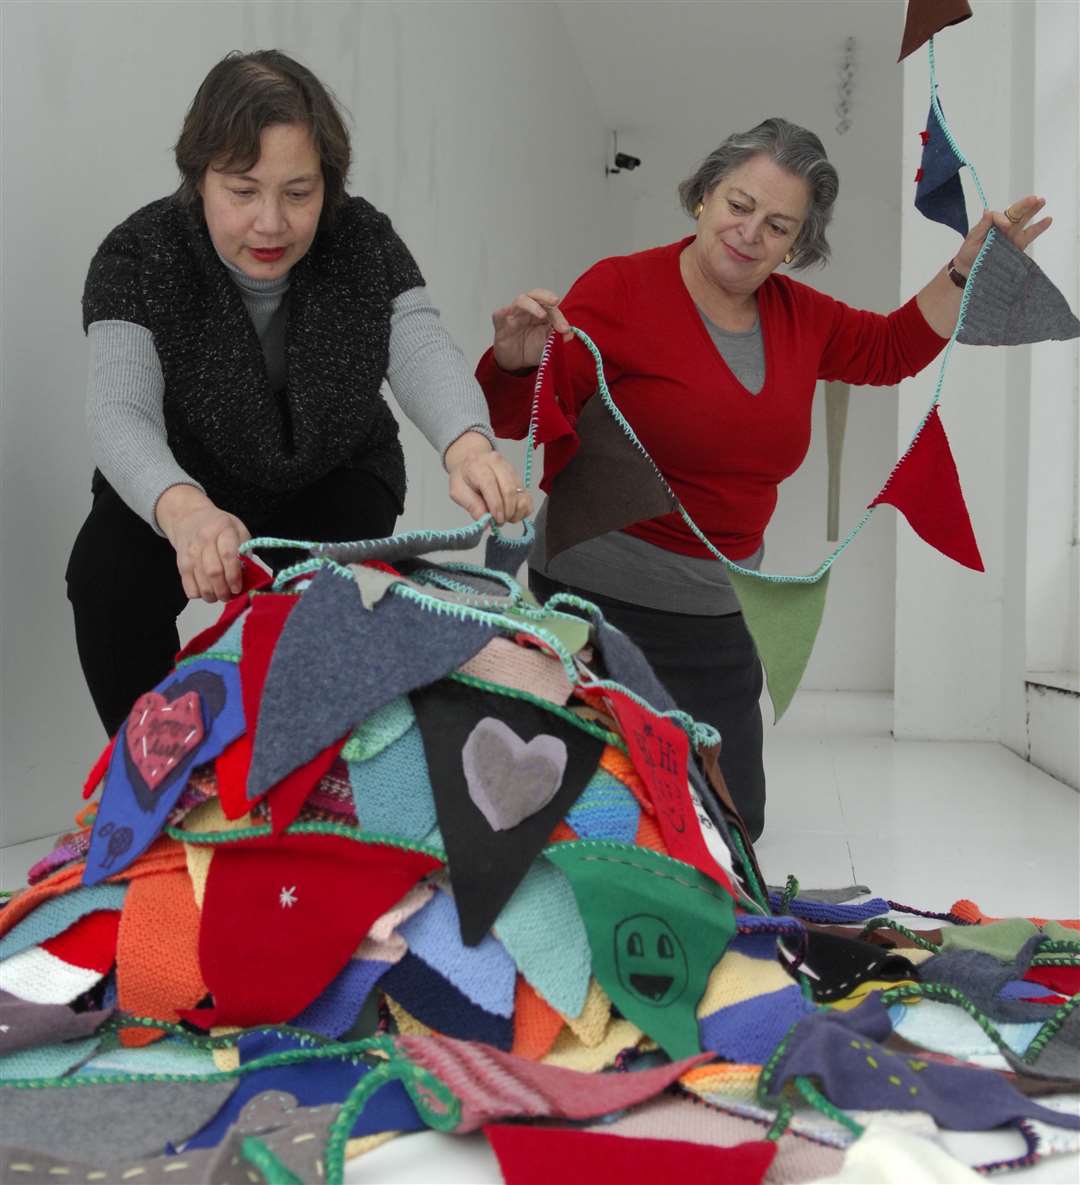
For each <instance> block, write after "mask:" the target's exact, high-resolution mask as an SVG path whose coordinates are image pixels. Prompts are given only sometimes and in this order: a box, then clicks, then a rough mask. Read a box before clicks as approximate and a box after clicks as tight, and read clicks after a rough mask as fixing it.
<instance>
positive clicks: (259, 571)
mask: <svg viewBox="0 0 1080 1185" xmlns="http://www.w3.org/2000/svg"><path fill="white" fill-rule="evenodd" d="M240 567H241V571H242V574H243V578H244V584H243V588H242V590H241V591H240V592H239V593H237V595H236V596H235V597H233V598H231V600H229V601H227V602H226V604H225V608H224V609H222V611H221V616H220V617H219V618H218V619H217V621H215V622H214V624H213V625H208V626H207V627H206V629H204V630H203V631H202V632H201V633H198V634H196V635H195V637H194V638H192V639H191V641H190V642H188V644H187V645H186V646H185V647H184V648H183V649H182V650H181V651H180V652H179V653H178V654H177V656H176V658H174V659H173V662H179V661H180V660H181V659H184V658H190V657H191V656H192V655H193V654H202V653H203V651H204V650H209V649H210V647H211V646H213V644H214V643H215V642H216V641H217V640H218V638H220V637H221V636H222V635H223V634H224V633H225V631H226V630H227V629H228V628H229V626H230V625H232V623H233V622H234V621H235V620H236V619H237V618H238V617H239V616H240V614H241V613H243V611H244V610H245V609H246V608H247V607H248V602H249V601H250V600H251V594H252V593H253V592H258V591H259V590H260V589H264V588H266V586H267V585H268V584H270V583H271V581H272V580H273V579H274V577H273V576H272V575H271V573H269V572H267V570H266V569H265V568H264V567H262V566H261V565H260V564H257V563H255V561H254V560H249V559H248V557H247V556H242V557H241V558H240Z"/></svg>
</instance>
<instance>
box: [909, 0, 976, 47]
mask: <svg viewBox="0 0 1080 1185" xmlns="http://www.w3.org/2000/svg"><path fill="white" fill-rule="evenodd" d="M969 16H971V5H970V4H969V3H968V0H908V6H907V20H906V21H905V22H904V37H903V40H902V41H901V43H900V56H899V57H898V58H897V59H896V60H897V61H898V62H902V61H903V60H904V58H906V57H907V56H908V54H909V53H914V52H915V50H917V49H918V48H919V46H920V45H925V44H926V43H927V42H928V41H929V40H930V38H931V37H933V36H934V34H935V33H940V32H941V30H942V29H945V28H948V26H949V25H958V24H960V22H961V21H966V20H967V19H968V17H969Z"/></svg>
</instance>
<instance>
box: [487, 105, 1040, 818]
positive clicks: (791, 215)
mask: <svg viewBox="0 0 1080 1185" xmlns="http://www.w3.org/2000/svg"><path fill="white" fill-rule="evenodd" d="M838 186H839V179H838V177H837V174H836V170H835V169H834V168H833V166H832V165H831V164H830V163H829V160H828V158H827V157H826V155H825V149H824V147H823V146H822V143H821V141H820V140H819V139H818V137H817V136H815V135H814V134H813V132H809V131H807V130H806V129H805V128H800V127H798V126H796V125H795V124H792V123H789V122H788V121H787V120H784V119H767V120H765V121H764V122H763V123H761V124H759V125H758V126H757V127H755V128H753V129H751V130H750V131H749V132H746V133H742V134H737V135H733V136H729V137H728V139H726V140H725V141H724V142H723V143H722V144H721V145H720V147H719V148H717V149H716V151H715V152H713V153H711V154H710V155H709V156H708V157H707V158H706V159H705V161H704V162H703V163H702V165H701V166H700V168H699V169H698V170H697V172H696V173H694V175H693V176H692V177H690V178H688V179H687V180H686V181H685V182H683V184H682V185H681V186H680V197H681V200H682V204H683V207H684V209H685V210H686V212H687V213H688V214H689V215H690V217H691V218H693V219H694V220H695V222H696V223H697V227H696V231H695V233H694V234H693V235H690V236H689V237H687V238H685V239H683V240H682V241H681V242H677V243H672V244H670V245H668V246H665V247H658V248H655V249H653V250H650V251H643V252H639V253H638V254H636V255H628V256H623V257H620V258H614V259H604V260H601V261H600V262H599V263H597V264H596V265H595V266H593V267H592V268H590V269H589V270H588V271H587V272H586V273H585V274H584V275H583V276H581V278H580V279H579V280H578V281H577V282H576V283H575V284H574V285H573V287H572V288H571V289H570V291H569V293H568V294H567V296H566V298H565V299H564V300H560V298H559V297H558V296H556V295H555V294H554V293H552V292H548V291H546V290H544V289H536V290H534V291H532V292H529V293H526V294H523V295H521V296H518V297H517V299H516V300H514V302H513V303H512V304H510V305H508V306H507V307H506V308H502V309H499V310H497V311H496V312H495V314H494V316H493V318H492V320H493V322H494V325H495V341H494V345H493V347H492V348H491V349H490V350H489V351H488V352H487V353H486V354H485V355H484V357H483V359H482V360H481V362H480V365H479V367H478V369H477V377H478V378H479V380H480V384H481V386H482V387H483V388H484V393H485V395H486V396H487V400H488V407H489V409H490V411H491V417H492V423H493V424H494V426H495V431H496V432H497V433H498V434H499V435H500V436H508V437H519V438H520V437H521V436H524V435H525V433H526V432H527V430H528V425H529V408H530V404H531V397H532V386H533V375H532V374H531V370H532V369H533V368H535V367H536V366H537V364H538V362H539V359H540V355H541V351H542V349H543V345H544V341H545V339H546V337H547V334H548V333H549V331H550V330H552V329H554V330H556V331H558V332H560V333H562V334H563V336H564V337H565V338H566V339H567V340H568V341H570V343H571V344H570V345H569V349H568V358H567V361H568V372H569V377H568V379H567V380H566V381H567V384H568V388H567V389H566V390H561V391H559V392H557V395H558V397H559V398H560V400H561V401H562V403H563V405H564V407H565V410H566V411H567V413H568V414H569V415H570V416H571V417H575V416H576V415H577V414H578V413H580V411H581V408H582V407H583V405H584V404H585V401H586V400H588V399H589V398H590V397H591V396H592V395H593V394H594V392H595V390H596V371H595V367H594V363H593V358H592V355H591V354H589V353H588V351H587V350H586V349H585V347H584V346H583V345H582V344H581V343H580V342H579V341H578V340H577V339H576V338H574V339H572V340H571V335H570V334H569V332H568V330H569V326H570V325H571V324H572V325H575V326H578V327H580V328H581V329H583V330H585V332H586V333H588V334H589V336H590V337H591V338H592V339H593V341H595V343H596V345H597V346H598V347H599V349H600V351H601V353H602V354H603V356H604V362H605V371H606V376H607V381H608V385H609V387H610V389H611V394H612V397H613V398H614V400H615V402H616V403H617V404H618V406H619V408H620V410H621V411H622V413H623V414H624V415H625V417H626V419H627V420H628V421H629V422H630V424H631V425H632V427H633V428H634V430H635V432H636V433H637V435H638V437H639V438H640V439H641V441H642V443H643V444H644V446H645V448H646V449H647V450H648V451H649V453H650V455H651V456H652V458H653V460H654V461H655V462H656V464H657V465H658V466H659V468H660V470H661V472H662V473H663V474H664V476H665V477H666V479H667V481H668V483H669V484H670V486H671V487H672V489H673V490H674V492H675V493H676V494H677V495H678V497H679V499H680V500H681V502H682V504H683V506H684V507H685V508H686V509H687V511H688V512H689V513H690V515H691V517H692V518H693V519H694V520H695V521H696V523H697V524H698V526H699V527H700V528H701V530H702V531H703V532H704V533H705V534H706V536H707V537H708V538H709V540H710V542H711V543H712V544H713V546H714V547H716V548H717V549H718V550H719V551H720V552H722V553H723V554H724V555H725V556H727V557H729V558H730V559H732V560H736V561H738V563H739V564H741V565H743V566H744V567H749V568H757V567H759V566H760V564H761V560H762V555H763V552H764V544H763V536H764V532H765V527H766V525H767V524H768V522H769V519H770V518H771V517H772V513H773V510H774V509H775V507H776V498H777V487H778V485H779V483H780V482H781V481H782V480H783V479H784V478H785V477H788V476H789V475H790V474H791V473H793V472H794V471H795V470H796V469H797V468H798V466H799V465H800V464H801V462H802V460H803V458H804V457H805V455H806V451H807V448H808V447H809V444H810V406H811V401H812V399H813V394H814V388H815V384H816V383H817V381H818V380H819V379H838V380H842V381H844V382H848V383H853V384H859V385H867V384H869V385H874V386H889V385H892V384H894V383H897V382H899V381H900V380H901V379H902V378H905V377H907V376H909V375H913V374H916V373H917V372H918V371H920V370H922V368H923V367H924V366H926V365H927V364H928V363H929V362H930V361H931V360H932V359H933V358H934V357H935V356H936V355H937V354H938V353H939V352H940V350H941V349H942V348H943V347H944V345H945V342H946V340H947V338H948V337H949V335H950V334H951V333H952V331H953V328H954V327H955V325H956V319H957V317H958V315H959V310H960V297H961V291H962V289H963V287H964V283H965V280H966V277H967V273H968V271H969V269H970V268H971V265H972V263H973V262H974V260H975V257H976V256H977V255H978V253H979V249H980V248H981V246H982V244H983V241H984V239H985V238H986V235H987V233H988V232H989V230H990V227H991V226H996V227H997V228H998V230H999V232H1000V233H1003V234H1005V235H1007V236H1008V237H1009V239H1010V240H1011V241H1012V242H1013V243H1014V244H1016V245H1017V246H1018V247H1020V248H1021V249H1024V248H1026V247H1027V246H1028V244H1029V243H1031V242H1032V241H1033V240H1034V239H1035V238H1037V237H1038V236H1039V235H1040V234H1042V232H1043V231H1044V230H1045V229H1046V227H1047V226H1048V225H1049V223H1050V219H1049V218H1044V219H1042V220H1041V221H1039V222H1036V223H1033V224H1031V225H1029V223H1030V222H1031V219H1032V218H1033V217H1034V216H1035V215H1036V214H1037V213H1038V212H1039V210H1040V209H1041V208H1042V206H1043V204H1044V203H1043V201H1042V200H1041V199H1039V198H1035V197H1028V198H1024V199H1023V200H1022V201H1019V202H1016V203H1014V204H1013V206H1012V207H1010V208H1009V209H1008V210H1006V211H1005V213H1004V214H1000V213H992V212H991V211H986V213H985V214H984V215H983V217H982V219H981V221H980V222H979V223H978V225H976V226H975V227H973V228H972V230H971V232H970V233H969V234H968V235H967V237H966V238H965V239H964V241H963V243H962V244H961V246H960V249H959V250H958V251H957V253H956V256H955V258H954V259H953V260H952V261H950V263H949V264H948V265H947V266H946V267H944V268H942V269H941V271H940V272H938V273H937V275H935V276H934V277H933V279H932V280H931V281H930V282H929V283H928V284H927V285H926V287H924V288H923V289H922V290H921V291H920V292H919V293H918V294H917V295H916V296H915V297H913V298H912V299H911V300H909V301H908V302H907V304H905V305H904V306H903V307H902V308H900V309H898V310H896V311H895V312H893V313H891V314H889V316H881V315H879V314H877V313H871V312H866V311H862V310H858V309H853V308H849V307H848V306H847V305H845V304H842V303H841V302H840V301H837V300H833V299H832V298H831V297H828V296H825V295H823V294H822V293H820V292H817V291H815V289H813V288H810V287H808V286H807V285H805V284H800V283H798V282H796V281H795V280H792V279H790V278H789V277H787V276H785V275H777V274H774V273H775V270H776V268H777V267H779V265H780V264H781V263H784V264H789V265H791V266H792V267H794V268H802V267H807V266H808V265H810V264H814V263H823V262H824V261H825V260H826V259H827V257H828V251H829V248H828V243H827V241H826V239H825V230H826V227H827V226H828V223H829V220H830V218H831V216H832V207H833V203H834V201H835V200H836V194H837V189H838ZM546 511H547V505H546V504H545V506H543V507H541V510H540V513H539V515H538V516H537V539H536V543H535V545H534V548H533V551H532V555H531V558H530V577H529V579H530V584H531V586H532V589H533V591H534V592H535V593H536V595H537V596H538V597H540V599H541V600H543V599H546V598H547V597H548V596H550V595H551V594H552V593H553V592H556V591H560V590H570V591H572V592H577V593H579V594H580V595H582V596H584V597H587V598H589V599H590V600H592V601H593V602H595V603H596V604H598V605H599V606H600V608H601V609H602V611H603V613H604V616H605V617H606V619H607V620H608V621H609V622H611V623H612V624H613V625H615V626H618V627H619V628H620V629H622V630H623V631H624V632H625V633H627V634H628V635H629V636H630V637H631V638H633V639H634V640H635V641H636V642H637V643H638V645H639V646H640V647H641V648H642V650H643V651H644V652H645V654H646V656H647V657H648V659H649V660H650V662H651V663H652V665H653V667H654V668H655V669H656V672H657V674H658V675H659V676H660V678H661V680H663V682H664V683H666V685H667V687H668V690H669V691H670V692H671V693H672V695H673V697H674V698H675V700H676V702H677V703H678V704H679V706H680V707H681V708H683V709H684V710H686V711H687V712H689V713H690V714H691V715H692V716H694V717H695V718H697V719H699V720H704V721H707V722H708V723H710V724H713V725H715V726H716V728H717V729H718V730H719V732H720V734H721V736H722V738H723V744H722V746H721V750H720V766H721V770H722V772H723V774H724V778H725V780H726V782H727V784H728V787H729V788H730V790H731V793H732V796H733V797H734V799H735V802H736V804H737V806H738V807H739V809H740V812H741V813H742V815H743V818H744V820H745V822H746V824H747V827H748V829H749V831H750V834H751V836H753V837H754V838H756V837H757V836H758V835H760V833H761V831H762V828H763V827H764V821H765V774H764V770H763V767H762V760H761V746H762V728H761V713H760V711H759V709H758V699H759V697H760V695H761V690H762V674H761V664H760V662H759V661H758V657H757V653H756V651H755V649H754V644H753V642H752V640H751V638H750V635H749V633H748V632H747V629H746V626H745V624H744V622H743V619H742V615H741V613H740V612H739V604H738V601H737V600H736V597H735V593H734V590H733V589H732V587H731V584H730V581H729V580H728V578H727V575H726V572H725V570H724V567H723V565H722V564H720V563H718V562H717V561H716V560H715V559H713V558H712V557H711V556H710V555H709V553H708V551H707V549H706V548H705V547H704V546H703V545H702V544H701V543H700V541H699V540H698V539H696V538H695V537H694V535H693V534H692V533H691V532H690V530H689V529H688V528H687V526H686V524H685V523H684V522H683V520H682V519H681V517H679V515H677V514H669V515H665V516H663V517H661V518H654V519H650V520H648V521H646V522H639V523H636V524H634V525H632V526H629V527H627V528H625V529H624V530H621V531H615V532H611V533H610V534H607V535H602V536H600V537H599V538H596V539H592V540H590V541H588V542H586V543H582V544H579V545H578V546H576V547H572V548H569V549H568V550H566V551H564V552H562V553H560V554H559V555H557V556H556V557H555V558H554V559H553V560H552V561H551V562H550V563H545V532H546V522H547V518H546Z"/></svg>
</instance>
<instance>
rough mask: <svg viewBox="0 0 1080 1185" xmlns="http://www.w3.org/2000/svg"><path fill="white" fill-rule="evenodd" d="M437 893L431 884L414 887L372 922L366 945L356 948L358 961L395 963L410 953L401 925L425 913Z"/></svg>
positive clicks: (426, 883) (364, 942)
mask: <svg viewBox="0 0 1080 1185" xmlns="http://www.w3.org/2000/svg"><path fill="white" fill-rule="evenodd" d="M435 891H436V890H435V885H434V884H433V883H432V882H430V881H427V882H425V883H424V884H420V885H414V886H413V888H411V889H410V890H409V891H408V892H407V893H406V894H405V895H404V897H402V898H401V900H400V901H399V902H398V903H397V904H396V905H395V906H393V908H391V909H388V910H387V911H386V913H384V914H382V916H381V917H378V918H376V919H375V921H374V922H372V924H371V929H370V930H368V932H367V935H366V936H365V938H364V941H363V942H361V943H360V945H359V946H358V947H357V950H356V958H358V959H377V960H380V961H382V962H384V963H396V962H397V961H398V960H399V959H400V958H401V957H402V955H404V954H405V951H406V950H407V949H408V947H407V945H406V943H405V939H404V938H402V937H401V934H400V933H399V929H400V927H401V924H402V923H403V922H405V921H406V920H407V919H409V918H411V917H412V916H413V914H414V913H416V912H417V911H418V910H420V909H423V908H424V906H425V905H427V904H428V902H429V901H430V900H431V899H432V897H433V896H434V895H435Z"/></svg>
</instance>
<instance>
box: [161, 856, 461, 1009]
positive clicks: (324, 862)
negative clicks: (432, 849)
mask: <svg viewBox="0 0 1080 1185" xmlns="http://www.w3.org/2000/svg"><path fill="white" fill-rule="evenodd" d="M439 867H441V862H440V861H439V860H437V859H436V858H435V857H433V856H428V855H425V854H424V853H422V852H414V851H408V850H405V849H402V848H396V847H393V846H391V845H389V844H374V843H362V842H359V841H357V840H352V839H348V838H346V837H345V836H339V835H319V834H314V835H286V836H282V837H281V838H279V839H271V838H269V837H267V838H259V839H252V840H244V841H242V842H237V843H229V844H222V845H220V847H219V848H218V849H217V850H216V851H215V853H214V859H213V861H212V862H211V864H210V872H209V875H208V876H207V878H206V894H205V896H204V898H203V908H202V920H201V923H200V926H199V965H200V968H201V970H202V974H203V979H204V981H205V983H206V986H207V988H208V989H209V990H210V992H212V993H213V996H214V1006H213V1007H212V1008H200V1009H192V1010H186V1011H181V1013H180V1015H181V1016H183V1017H184V1019H185V1020H190V1021H191V1022H192V1023H193V1024H197V1025H200V1026H202V1027H209V1026H211V1025H241V1026H244V1027H248V1026H251V1025H258V1024H277V1023H280V1022H282V1021H286V1020H291V1019H292V1018H293V1017H295V1016H296V1015H297V1014H298V1013H299V1012H301V1011H303V1009H304V1008H306V1007H307V1005H308V1004H310V1003H311V1001H312V1000H314V999H315V997H316V996H318V995H319V994H320V993H321V992H322V991H323V990H324V988H325V987H326V985H327V984H328V983H329V982H330V981H331V980H332V979H333V978H334V977H335V976H336V975H337V974H338V972H339V971H341V969H342V968H343V967H344V966H345V964H346V963H347V962H348V961H349V958H350V956H351V955H352V953H353V951H355V950H356V948H357V946H359V944H360V941H361V940H362V939H363V937H364V935H365V934H367V932H368V930H370V929H371V925H372V923H373V922H374V921H375V919H376V918H378V917H380V916H381V915H382V914H384V913H385V912H386V911H387V910H388V909H389V908H390V907H391V906H392V905H394V904H395V903H396V902H398V901H400V900H401V898H402V897H404V896H405V894H406V893H407V892H408V891H409V890H410V889H411V888H412V887H413V885H415V884H416V882H417V881H418V880H420V879H421V878H422V877H424V876H427V875H428V873H430V872H433V871H434V870H435V869H436V868H439Z"/></svg>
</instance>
